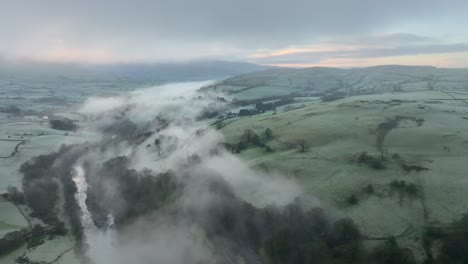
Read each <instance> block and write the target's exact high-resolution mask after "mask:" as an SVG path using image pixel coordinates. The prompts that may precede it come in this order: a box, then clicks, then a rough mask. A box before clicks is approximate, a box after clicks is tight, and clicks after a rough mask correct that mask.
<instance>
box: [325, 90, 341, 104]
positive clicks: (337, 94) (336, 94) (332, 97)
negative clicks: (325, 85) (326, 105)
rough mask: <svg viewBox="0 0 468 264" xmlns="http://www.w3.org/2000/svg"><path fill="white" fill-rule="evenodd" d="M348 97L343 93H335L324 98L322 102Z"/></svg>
mask: <svg viewBox="0 0 468 264" xmlns="http://www.w3.org/2000/svg"><path fill="white" fill-rule="evenodd" d="M345 97H346V94H345V93H343V92H334V93H330V94H326V95H324V96H322V98H321V99H322V102H332V101H336V100H339V99H343V98H345Z"/></svg>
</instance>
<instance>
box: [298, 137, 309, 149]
mask: <svg viewBox="0 0 468 264" xmlns="http://www.w3.org/2000/svg"><path fill="white" fill-rule="evenodd" d="M296 143H297V146H298V147H299V151H301V152H306V151H307V148H308V147H309V146H308V144H307V141H306V140H305V139H298V140H297V142H296Z"/></svg>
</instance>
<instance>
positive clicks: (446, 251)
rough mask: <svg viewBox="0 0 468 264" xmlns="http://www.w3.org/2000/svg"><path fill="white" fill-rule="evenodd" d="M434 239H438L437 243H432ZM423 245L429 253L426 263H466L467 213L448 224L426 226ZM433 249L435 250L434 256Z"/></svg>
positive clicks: (467, 261)
mask: <svg viewBox="0 0 468 264" xmlns="http://www.w3.org/2000/svg"><path fill="white" fill-rule="evenodd" d="M434 241H438V244H434ZM424 245H425V247H426V248H427V249H426V251H427V252H428V253H429V254H428V255H429V256H428V260H427V261H426V263H431V264H432V263H433V264H445V263H468V250H467V249H468V214H465V215H463V216H462V217H461V218H460V219H459V220H456V221H454V222H452V223H451V224H449V225H448V226H437V227H428V228H427V230H426V235H425V237H424ZM434 246H435V247H434ZM433 248H437V249H439V250H437V251H436V250H432V249H433ZM433 251H436V252H437V254H436V256H435V257H434V256H433V255H432V252H433Z"/></svg>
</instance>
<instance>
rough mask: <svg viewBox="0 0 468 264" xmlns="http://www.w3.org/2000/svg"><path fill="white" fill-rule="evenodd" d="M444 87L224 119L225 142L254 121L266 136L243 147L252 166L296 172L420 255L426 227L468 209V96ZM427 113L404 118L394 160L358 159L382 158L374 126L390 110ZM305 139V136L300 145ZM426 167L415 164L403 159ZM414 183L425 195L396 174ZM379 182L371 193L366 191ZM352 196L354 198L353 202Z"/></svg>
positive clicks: (392, 136)
mask: <svg viewBox="0 0 468 264" xmlns="http://www.w3.org/2000/svg"><path fill="white" fill-rule="evenodd" d="M450 99H453V97H452V96H451V95H448V94H446V93H443V92H436V91H424V92H411V93H386V94H376V95H361V96H354V97H348V98H345V99H342V100H337V101H334V102H330V103H318V102H310V103H308V104H307V106H306V107H303V108H301V109H297V110H291V111H288V112H282V111H278V112H277V113H276V114H274V115H273V114H272V112H266V113H264V114H261V115H256V116H249V117H242V118H237V119H232V120H227V121H226V124H227V125H226V126H225V127H223V128H222V132H223V134H224V135H225V138H226V141H227V142H229V143H237V142H238V141H240V140H241V136H242V134H243V133H244V131H245V130H247V129H252V130H254V131H255V132H256V133H257V134H258V135H260V136H261V135H263V133H264V131H265V129H266V128H271V129H272V131H273V135H274V138H273V139H272V140H271V141H267V145H268V146H270V147H271V148H272V149H273V150H274V151H273V152H271V153H268V152H266V151H265V149H264V148H258V147H253V148H249V149H247V150H244V151H243V152H241V154H240V155H241V156H243V157H244V158H245V160H248V161H250V163H251V165H252V166H255V167H259V168H263V169H267V170H270V171H275V170H279V171H281V172H282V173H285V174H288V175H289V176H290V177H292V178H294V179H296V180H297V181H298V182H299V183H300V184H301V185H302V186H303V187H304V188H305V189H306V191H307V192H308V193H310V194H312V195H313V196H316V197H318V198H319V199H320V200H321V201H322V202H323V203H325V204H328V205H330V206H332V207H337V208H338V211H339V214H345V215H347V216H350V217H351V218H352V219H353V220H354V221H356V223H357V224H359V226H360V227H362V230H364V231H363V232H364V233H365V234H366V235H368V236H371V237H386V236H398V235H400V234H403V233H405V231H406V233H405V234H404V236H402V237H401V238H399V240H400V242H401V243H403V244H407V245H409V247H410V248H412V250H413V251H414V252H415V254H416V256H420V257H421V256H422V255H423V254H424V253H423V250H422V248H421V243H420V242H421V230H422V227H423V226H424V225H425V224H426V223H430V224H445V223H450V222H451V221H453V220H454V219H457V218H459V217H460V216H461V215H462V214H465V213H467V212H468V175H467V174H466V172H467V171H468V163H467V162H466V161H467V160H468V133H467V131H468V102H466V101H463V100H450ZM395 116H407V117H413V118H421V119H424V121H423V123H422V125H421V126H418V125H415V124H414V123H412V122H402V123H400V125H399V126H398V127H397V128H395V129H393V130H391V131H390V132H389V133H388V134H387V136H386V138H385V141H384V151H385V161H384V162H383V164H384V165H385V167H386V169H374V168H372V167H369V166H366V165H365V164H359V163H357V162H356V157H357V156H358V155H359V154H360V153H362V152H367V153H368V154H369V155H374V156H376V157H378V158H380V154H379V150H378V149H377V147H376V133H377V132H376V129H377V127H378V125H379V124H380V123H382V122H385V121H386V118H387V117H389V118H391V117H395ZM298 140H305V142H306V144H307V151H305V152H301V151H300V150H299V148H298V147H297V144H296V142H297V141H298ZM403 163H404V164H406V165H414V166H420V167H423V168H427V170H421V171H416V170H414V171H407V170H405V169H403V168H402V165H401V164H403ZM395 180H398V181H405V182H406V183H413V184H415V185H416V186H417V188H418V189H419V190H421V197H419V198H408V197H401V196H399V195H398V194H396V193H392V190H391V188H390V183H391V182H392V181H395ZM369 184H370V185H372V188H373V192H372V194H368V193H366V192H365V191H364V190H365V188H366V187H367V186H368V185H369ZM352 195H354V196H355V197H356V198H357V201H356V204H349V202H348V198H349V197H351V196H352Z"/></svg>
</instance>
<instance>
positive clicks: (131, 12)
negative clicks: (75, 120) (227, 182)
mask: <svg viewBox="0 0 468 264" xmlns="http://www.w3.org/2000/svg"><path fill="white" fill-rule="evenodd" d="M467 26H468V0H444V1H443V0H424V1H423V0H391V1H389V0H282V1H278V0H229V1H228V0H132V1H131V0H69V1H67V0H0V57H3V58H6V59H34V60H46V61H60V62H63V61H71V62H86V63H113V62H163V61H164V62H165V61H174V60H176V61H179V60H194V59H223V60H235V61H249V62H254V63H259V64H269V65H282V66H293V67H294V66H296V67H301V66H335V67H353V66H369V65H379V64H410V65H434V66H440V67H468V27H467Z"/></svg>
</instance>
